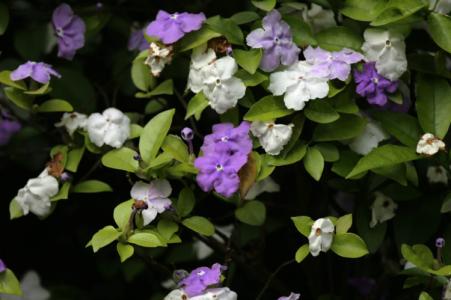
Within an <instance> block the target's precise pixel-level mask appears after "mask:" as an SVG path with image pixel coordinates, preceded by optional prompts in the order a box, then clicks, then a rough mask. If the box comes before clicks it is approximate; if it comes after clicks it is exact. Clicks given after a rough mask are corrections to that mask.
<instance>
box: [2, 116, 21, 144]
mask: <svg viewBox="0 0 451 300" xmlns="http://www.w3.org/2000/svg"><path fill="white" fill-rule="evenodd" d="M21 128H22V125H20V123H19V122H18V121H16V120H14V119H13V118H11V116H10V115H9V114H8V113H7V112H2V113H1V115H0V146H2V145H6V144H8V142H9V140H10V139H11V137H12V136H13V135H14V134H15V133H17V132H18V131H19V130H20V129H21Z"/></svg>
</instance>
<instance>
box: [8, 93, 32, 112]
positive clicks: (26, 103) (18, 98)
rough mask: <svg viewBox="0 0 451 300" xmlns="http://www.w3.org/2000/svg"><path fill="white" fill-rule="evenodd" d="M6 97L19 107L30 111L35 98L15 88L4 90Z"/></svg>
mask: <svg viewBox="0 0 451 300" xmlns="http://www.w3.org/2000/svg"><path fill="white" fill-rule="evenodd" d="M4 91H5V95H6V97H7V98H8V99H9V100H11V102H13V103H14V104H15V105H17V106H18V107H20V108H22V109H25V110H30V109H31V106H32V104H33V97H32V96H29V95H26V94H24V93H23V91H21V90H19V89H16V88H13V87H5V89H4Z"/></svg>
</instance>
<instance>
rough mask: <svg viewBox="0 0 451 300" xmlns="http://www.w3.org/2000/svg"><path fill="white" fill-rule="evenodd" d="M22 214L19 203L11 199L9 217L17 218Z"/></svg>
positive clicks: (11, 218)
mask: <svg viewBox="0 0 451 300" xmlns="http://www.w3.org/2000/svg"><path fill="white" fill-rule="evenodd" d="M22 216H23V210H22V207H21V206H20V204H19V203H18V202H17V201H16V200H15V199H13V200H11V202H10V203H9V219H10V220H13V219H17V218H20V217H22Z"/></svg>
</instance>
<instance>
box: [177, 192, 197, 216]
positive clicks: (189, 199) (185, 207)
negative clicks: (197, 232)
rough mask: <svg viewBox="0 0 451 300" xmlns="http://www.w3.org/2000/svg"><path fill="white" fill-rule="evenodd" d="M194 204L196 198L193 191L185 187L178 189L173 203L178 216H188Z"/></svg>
mask: <svg viewBox="0 0 451 300" xmlns="http://www.w3.org/2000/svg"><path fill="white" fill-rule="evenodd" d="M195 204H196V198H195V196H194V193H193V191H192V190H191V189H190V188H188V187H185V188H183V189H182V190H181V191H180V194H179V198H178V201H177V203H176V205H175V209H176V211H177V213H178V215H179V216H180V217H186V216H188V215H189V214H190V213H191V211H192V210H193V208H194V205H195Z"/></svg>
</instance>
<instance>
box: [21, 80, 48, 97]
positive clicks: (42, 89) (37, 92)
mask: <svg viewBox="0 0 451 300" xmlns="http://www.w3.org/2000/svg"><path fill="white" fill-rule="evenodd" d="M51 90H52V88H51V87H50V82H47V83H46V84H44V85H42V86H41V87H40V88H38V89H36V90H31V91H25V92H24V93H25V94H27V95H38V96H40V95H45V94H48V93H50V91H51Z"/></svg>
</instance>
